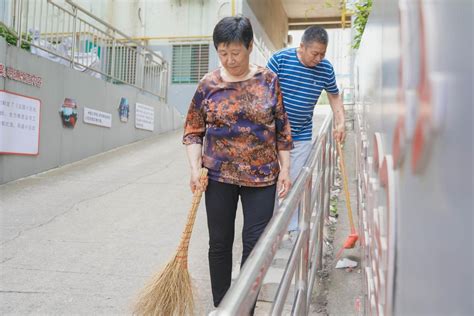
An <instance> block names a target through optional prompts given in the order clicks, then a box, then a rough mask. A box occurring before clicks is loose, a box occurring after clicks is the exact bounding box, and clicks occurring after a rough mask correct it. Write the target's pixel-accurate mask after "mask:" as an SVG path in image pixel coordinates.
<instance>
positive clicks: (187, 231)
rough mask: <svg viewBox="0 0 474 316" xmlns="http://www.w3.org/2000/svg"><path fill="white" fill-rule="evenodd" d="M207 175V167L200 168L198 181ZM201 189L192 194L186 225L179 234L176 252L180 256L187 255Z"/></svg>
mask: <svg viewBox="0 0 474 316" xmlns="http://www.w3.org/2000/svg"><path fill="white" fill-rule="evenodd" d="M206 177H207V169H206V168H202V169H201V176H200V181H201V182H202V181H204V180H205V179H206ZM201 197H202V191H201V190H196V191H194V196H193V203H192V205H191V209H190V210H189V213H188V220H187V222H186V226H185V227H184V231H183V233H182V235H181V242H180V243H179V248H178V253H179V256H181V257H187V253H188V247H189V241H190V239H191V233H192V231H193V226H194V221H195V220H196V213H197V209H198V207H199V203H200V202H201Z"/></svg>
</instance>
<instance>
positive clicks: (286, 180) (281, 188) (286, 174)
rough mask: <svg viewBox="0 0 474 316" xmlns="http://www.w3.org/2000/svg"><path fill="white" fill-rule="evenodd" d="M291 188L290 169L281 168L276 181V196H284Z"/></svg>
mask: <svg viewBox="0 0 474 316" xmlns="http://www.w3.org/2000/svg"><path fill="white" fill-rule="evenodd" d="M290 188H291V179H290V171H289V170H288V169H283V170H281V171H280V175H279V176H278V182H277V190H278V197H279V198H284V197H285V196H286V195H287V194H288V192H289V191H290Z"/></svg>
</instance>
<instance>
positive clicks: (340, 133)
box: [333, 124, 346, 144]
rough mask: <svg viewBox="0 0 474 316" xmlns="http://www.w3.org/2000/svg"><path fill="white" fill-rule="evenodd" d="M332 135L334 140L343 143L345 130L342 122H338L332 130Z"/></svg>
mask: <svg viewBox="0 0 474 316" xmlns="http://www.w3.org/2000/svg"><path fill="white" fill-rule="evenodd" d="M333 136H334V139H335V140H336V142H339V143H341V144H342V143H344V138H345V137H346V132H345V129H344V124H338V125H337V126H336V128H335V129H334V130H333Z"/></svg>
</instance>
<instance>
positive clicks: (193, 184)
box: [189, 169, 208, 193]
mask: <svg viewBox="0 0 474 316" xmlns="http://www.w3.org/2000/svg"><path fill="white" fill-rule="evenodd" d="M207 183H208V178H207V176H206V177H205V178H204V179H202V180H201V169H192V170H191V180H190V181H189V186H190V188H191V192H193V193H194V192H196V190H199V191H201V192H204V191H206V189H207Z"/></svg>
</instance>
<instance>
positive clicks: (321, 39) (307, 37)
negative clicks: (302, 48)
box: [301, 26, 328, 45]
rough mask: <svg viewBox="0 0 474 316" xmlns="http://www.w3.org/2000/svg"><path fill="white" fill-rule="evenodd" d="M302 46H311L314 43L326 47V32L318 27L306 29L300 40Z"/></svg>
mask: <svg viewBox="0 0 474 316" xmlns="http://www.w3.org/2000/svg"><path fill="white" fill-rule="evenodd" d="M301 42H302V43H303V44H311V43H314V42H317V43H320V44H324V45H327V44H328V32H326V30H325V29H323V28H322V27H319V26H310V27H308V28H307V29H306V30H305V31H304V33H303V37H302V38H301Z"/></svg>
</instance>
